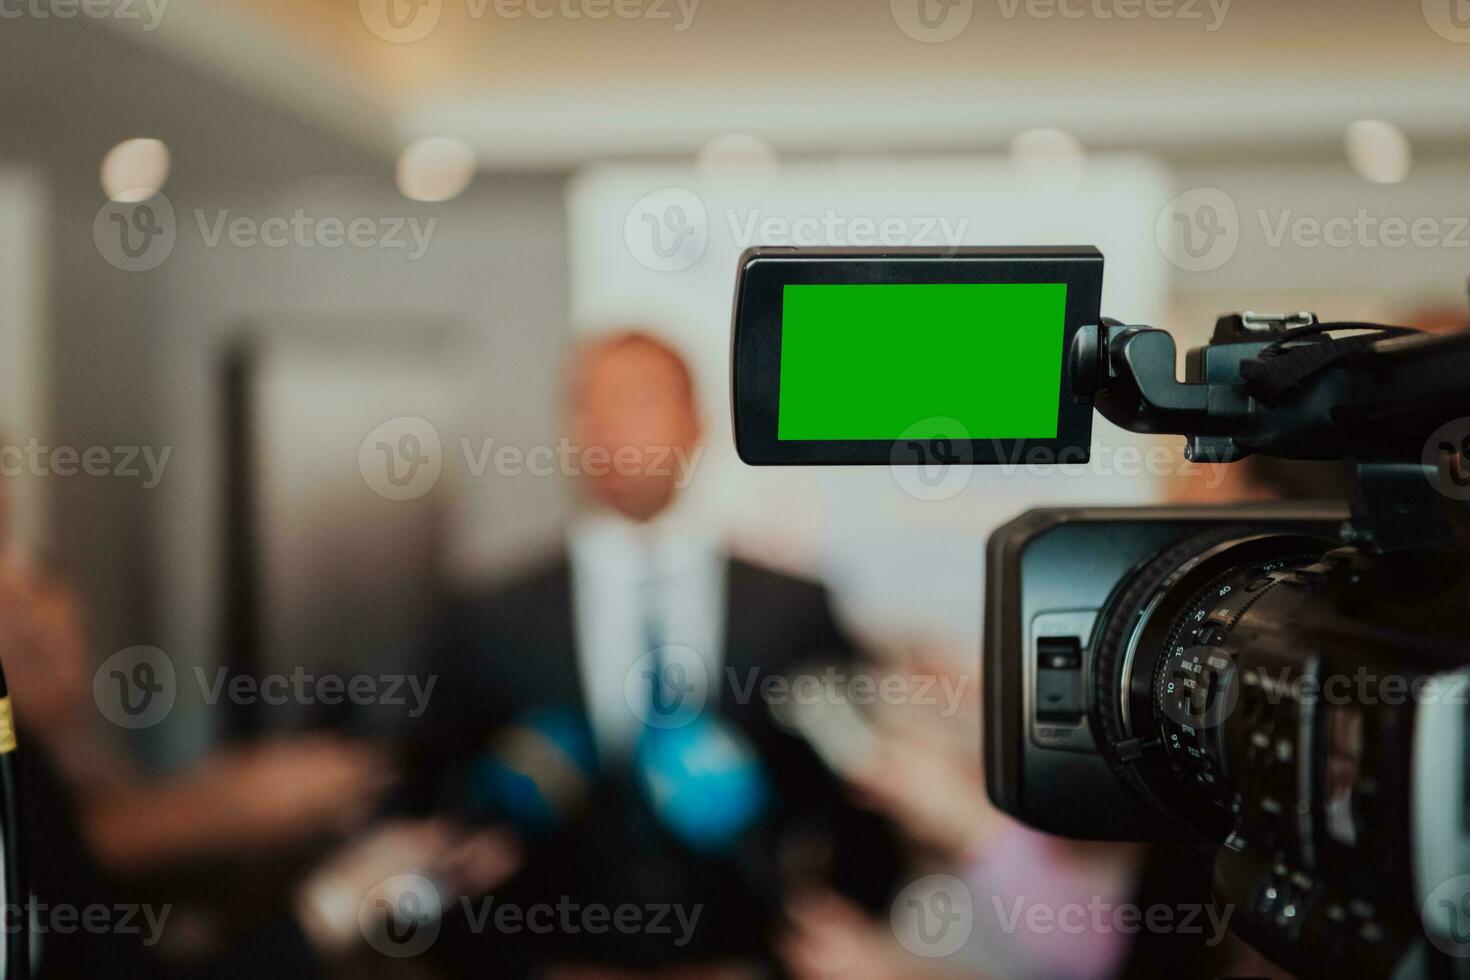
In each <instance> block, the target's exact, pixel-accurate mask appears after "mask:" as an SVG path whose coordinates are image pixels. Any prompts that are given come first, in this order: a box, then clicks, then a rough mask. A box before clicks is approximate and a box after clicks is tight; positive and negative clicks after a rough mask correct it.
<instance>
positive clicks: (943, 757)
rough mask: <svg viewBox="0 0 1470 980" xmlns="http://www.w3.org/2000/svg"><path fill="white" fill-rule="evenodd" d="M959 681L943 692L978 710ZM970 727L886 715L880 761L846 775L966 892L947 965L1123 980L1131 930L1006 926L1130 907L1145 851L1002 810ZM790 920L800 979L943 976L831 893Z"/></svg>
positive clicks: (930, 671) (928, 674)
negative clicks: (1013, 913)
mask: <svg viewBox="0 0 1470 980" xmlns="http://www.w3.org/2000/svg"><path fill="white" fill-rule="evenodd" d="M917 670H918V671H919V672H920V673H921V675H922V676H923V677H925V678H933V677H935V676H944V675H945V672H944V671H943V670H942V668H941V669H939V670H937V671H936V670H935V669H934V667H933V666H924V667H920V668H917ZM960 679H961V680H962V681H967V682H966V683H963V684H946V685H945V686H946V688H947V689H949V690H956V691H964V692H966V693H967V694H968V695H969V699H968V701H967V705H966V707H967V714H970V715H978V713H979V710H980V705H979V702H978V687H977V685H976V684H974V683H973V681H974V678H973V676H971V677H968V678H966V677H964V675H961V677H960ZM883 719H884V716H878V717H877V718H875V720H878V721H881V720H883ZM967 727H969V726H957V725H956V724H954V718H953V716H951V717H950V718H945V717H938V716H936V715H935V714H934V713H932V712H924V711H913V710H910V711H906V712H904V713H903V714H902V715H901V716H900V715H897V714H896V713H895V712H891V711H890V712H889V713H888V715H887V724H880V725H875V726H874V730H875V731H876V732H877V733H878V743H877V750H876V751H875V752H874V753H873V756H872V759H871V760H870V762H869V763H868V764H867V765H863V766H859V767H856V768H854V769H853V770H852V771H851V772H850V774H849V779H850V782H851V784H852V788H853V790H854V791H855V792H856V793H857V794H858V797H859V799H861V800H863V801H864V802H866V803H867V804H869V805H871V806H873V807H876V808H877V809H879V810H881V811H882V812H884V813H886V814H888V815H889V816H890V817H892V818H893V819H894V820H895V821H896V822H897V823H898V824H899V825H900V826H901V827H903V828H904V829H905V830H906V831H907V832H908V834H909V835H910V836H911V838H912V840H913V842H914V843H916V844H918V845H919V846H920V847H922V848H924V849H925V850H926V851H928V852H929V853H930V855H931V856H932V857H933V858H934V859H936V860H938V861H939V862H940V864H941V866H943V867H947V868H949V869H951V870H952V871H953V873H954V874H955V875H956V876H958V877H959V878H960V879H961V880H962V881H963V883H964V885H965V887H966V888H968V890H969V892H970V898H971V899H972V905H973V908H974V912H975V932H974V934H973V935H972V937H971V939H970V941H969V942H968V944H967V945H966V947H965V948H964V949H962V950H961V951H959V952H957V953H955V954H954V955H952V956H949V957H946V958H945V969H947V970H948V971H954V970H957V969H960V970H964V971H965V975H977V974H979V975H984V976H991V977H1005V978H1015V980H1027V978H1036V980H1042V978H1045V980H1070V978H1075V980H1103V978H1107V977H1113V976H1117V975H1119V973H1120V970H1121V969H1122V966H1123V964H1124V962H1125V960H1126V959H1127V957H1128V954H1129V948H1130V940H1131V938H1132V937H1131V936H1129V935H1126V934H1124V933H1122V932H1119V931H1118V930H1115V929H1091V928H1087V929H1081V930H1050V931H1048V932H1046V933H1045V934H1032V933H1030V932H1028V931H1027V930H1026V928H1025V927H1024V924H1023V925H1022V927H1021V928H1019V929H1014V928H1007V927H1006V926H1005V925H1004V922H1003V919H1004V915H1005V914H1008V913H1009V912H1010V910H1011V909H1012V908H1013V906H1014V905H1016V903H1017V902H1022V903H1026V904H1031V905H1042V906H1045V907H1047V908H1049V909H1060V908H1063V907H1065V906H1070V905H1080V906H1083V907H1093V906H1095V905H1097V904H1099V903H1104V904H1106V905H1107V906H1109V907H1116V906H1117V905H1118V904H1120V903H1122V902H1126V901H1130V900H1132V898H1133V893H1134V884H1135V881H1136V878H1137V875H1138V864H1139V858H1140V852H1139V850H1138V849H1137V848H1134V847H1130V846H1127V845H1112V844H1082V843H1078V842H1074V841H1067V840H1062V839H1060V838H1055V837H1048V836H1046V835H1044V834H1040V833H1037V832H1035V831H1032V830H1029V829H1027V828H1025V827H1022V826H1021V825H1020V824H1018V823H1016V822H1015V821H1013V820H1011V819H1010V818H1008V817H1006V816H1005V815H1003V814H1001V813H1000V812H999V811H997V810H995V808H994V807H992V806H991V804H990V801H989V799H988V797H987V795H986V791H985V785H984V779H983V775H982V773H981V769H980V755H979V746H978V744H976V743H974V742H961V741H959V740H958V739H957V738H956V734H959V733H963V735H964V737H966V738H968V737H969V736H970V732H968V731H965V728H967ZM957 728H958V729H959V732H957V731H956V729H957ZM792 919H793V922H794V923H795V929H794V930H793V933H792V935H791V937H790V938H789V939H788V941H787V943H786V947H785V951H786V961H787V964H788V966H789V968H790V969H791V970H792V972H793V973H794V974H796V975H797V976H798V977H800V978H807V977H810V978H813V980H815V978H817V977H828V976H837V975H841V976H849V975H852V976H859V977H869V976H871V977H896V978H902V977H910V976H925V975H935V973H936V967H935V965H934V964H933V963H931V962H928V961H925V960H922V959H920V958H918V957H914V956H909V955H908V954H907V953H906V952H905V951H904V950H903V949H902V948H901V947H900V946H898V944H897V943H896V942H895V941H894V938H893V933H892V931H891V928H890V925H889V923H888V922H887V921H882V922H878V923H874V922H871V921H870V920H868V919H867V918H866V917H864V916H862V915H861V914H860V913H859V910H857V909H855V908H853V907H852V906H851V905H850V904H849V903H847V902H844V901H842V900H841V899H839V898H837V897H835V896H832V895H826V894H814V895H809V896H806V897H805V898H804V899H803V900H801V901H799V902H798V903H797V904H796V905H795V907H794V908H793V912H792ZM837 964H840V966H839V965H837ZM939 975H943V972H942V971H939Z"/></svg>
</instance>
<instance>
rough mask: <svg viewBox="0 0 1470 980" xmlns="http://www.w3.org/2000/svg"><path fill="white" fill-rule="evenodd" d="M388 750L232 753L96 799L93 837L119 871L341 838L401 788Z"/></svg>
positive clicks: (295, 747)
mask: <svg viewBox="0 0 1470 980" xmlns="http://www.w3.org/2000/svg"><path fill="white" fill-rule="evenodd" d="M389 760H390V754H389V753H388V752H387V751H386V750H385V749H383V748H382V747H380V746H377V745H372V744H366V743H361V742H355V741H349V740H347V739H344V738H341V737H339V736H335V735H313V736H308V737H304V738H296V739H278V740H272V741H270V742H266V743H263V744H260V745H256V746H251V747H248V748H242V749H231V750H227V751H224V752H221V753H219V754H217V755H215V756H212V757H210V758H209V759H206V760H205V761H204V762H202V763H200V765H199V766H198V767H197V768H196V769H195V770H193V771H192V772H189V773H187V774H185V775H182V776H179V777H177V778H172V779H164V780H152V781H148V782H139V783H134V784H131V785H126V786H120V787H116V788H114V789H111V790H109V791H107V792H103V793H99V794H95V795H94V796H93V797H92V798H91V799H90V800H89V801H88V807H87V811H88V812H87V819H86V826H87V831H88V837H89V839H90V840H91V842H92V844H93V846H94V847H95V848H96V849H97V852H98V854H99V856H100V857H101V858H102V860H103V862H104V863H105V864H107V865H108V866H110V867H112V868H113V869H114V870H123V871H131V870H139V869H141V868H144V867H147V866H149V865H151V864H154V863H157V862H160V861H165V860H180V859H187V858H190V857H197V856H200V855H204V854H211V855H243V854H250V853H258V852H260V851H263V850H268V849H270V848H273V847H278V846H284V845H287V844H291V843H294V842H297V841H300V840H302V839H305V838H306V837H309V836H310V835H313V834H317V833H324V832H341V831H345V830H347V829H349V828H350V827H352V826H353V825H354V824H357V823H360V822H361V821H362V820H364V819H366V818H367V817H368V816H369V815H370V814H371V812H372V810H373V808H374V806H375V805H376V804H377V802H378V800H379V799H380V797H381V796H382V794H383V792H384V791H385V790H386V789H387V788H388V786H389V785H390V784H391V783H392V781H393V779H394V769H393V766H392V764H391V762H390V761H389Z"/></svg>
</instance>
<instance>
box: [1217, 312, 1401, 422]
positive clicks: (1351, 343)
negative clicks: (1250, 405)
mask: <svg viewBox="0 0 1470 980" xmlns="http://www.w3.org/2000/svg"><path fill="white" fill-rule="evenodd" d="M1337 330H1364V331H1368V332H1367V333H1359V334H1356V335H1354V336H1352V337H1333V336H1330V334H1331V333H1332V332H1333V331H1337ZM1411 333H1417V331H1415V330H1412V329H1410V328H1408V327H1385V326H1383V325H1381V324H1377V323H1351V322H1348V323H1314V324H1312V325H1310V326H1305V327H1297V328H1295V329H1292V330H1287V331H1286V332H1284V333H1283V334H1281V336H1280V337H1279V338H1277V340H1276V341H1274V342H1273V343H1271V344H1268V345H1267V346H1266V347H1264V348H1262V350H1261V352H1260V354H1258V355H1257V356H1256V357H1254V358H1251V359H1250V360H1247V361H1242V362H1241V364H1240V376H1241V378H1242V379H1243V380H1244V381H1245V383H1246V385H1247V387H1248V388H1249V390H1250V393H1251V396H1252V397H1254V398H1255V399H1256V400H1257V401H1260V402H1261V403H1263V404H1266V405H1277V404H1279V403H1280V402H1281V400H1282V399H1283V398H1285V397H1286V395H1287V394H1288V393H1290V392H1291V391H1292V390H1294V389H1295V388H1296V387H1297V386H1299V385H1301V384H1302V383H1303V382H1305V381H1307V380H1308V379H1310V378H1312V377H1315V376H1316V375H1318V374H1320V373H1322V372H1323V371H1325V370H1326V369H1327V368H1329V367H1331V366H1332V365H1334V364H1337V363H1339V362H1341V361H1344V360H1346V359H1348V358H1350V357H1353V356H1354V355H1356V354H1360V353H1362V352H1363V351H1365V350H1367V349H1368V348H1369V347H1371V346H1372V345H1373V344H1376V343H1377V342H1378V341H1380V340H1383V339H1384V338H1385V337H1398V336H1402V335H1404V334H1411ZM1309 338H1316V339H1315V340H1313V342H1311V343H1298V342H1299V341H1304V340H1307V339H1309Z"/></svg>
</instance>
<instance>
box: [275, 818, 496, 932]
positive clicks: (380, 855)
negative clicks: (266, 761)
mask: <svg viewBox="0 0 1470 980" xmlns="http://www.w3.org/2000/svg"><path fill="white" fill-rule="evenodd" d="M520 863H521V854H520V847H519V845H518V844H517V842H516V841H515V839H514V838H513V837H512V836H511V835H510V834H509V833H507V832H505V831H502V830H496V829H477V830H467V829H464V828H461V827H457V826H455V825H453V824H451V823H449V822H448V821H445V820H439V819H428V820H413V821H408V820H405V821H395V822H393V823H390V824H386V825H384V826H382V827H380V828H378V829H376V830H374V831H372V832H370V833H368V834H367V835H365V836H363V837H362V838H360V839H358V840H357V841H354V842H353V843H351V844H349V845H346V846H345V847H343V848H342V849H341V850H340V851H338V852H337V853H336V854H335V855H333V856H332V857H331V858H329V859H328V860H327V861H326V863H325V864H323V865H322V866H321V868H319V869H318V870H317V871H316V872H314V873H313V874H312V875H311V876H310V877H309V878H308V879H307V880H306V881H305V882H303V883H302V885H301V887H300V888H299V889H298V890H297V893H296V915H297V921H298V922H299V923H300V925H301V928H302V931H303V932H305V933H306V936H307V938H308V939H309V940H310V941H311V943H312V945H313V946H315V947H316V948H317V949H318V950H320V951H322V952H324V953H344V952H347V951H348V950H350V949H352V948H353V947H354V946H356V945H357V944H358V942H360V941H361V940H362V939H364V938H365V935H364V929H365V928H366V927H367V924H366V923H364V921H363V919H362V910H363V909H364V908H367V909H385V910H386V909H395V908H399V907H400V905H401V902H402V900H403V899H404V897H405V896H406V895H407V894H408V892H409V891H411V890H412V889H414V888H416V887H417V888H422V887H428V885H432V887H433V888H434V889H435V890H436V891H437V892H438V894H439V897H440V900H441V901H448V900H449V899H450V898H451V897H453V896H459V895H471V896H473V895H482V894H484V893H486V892H488V891H490V890H491V889H493V888H495V887H496V886H497V885H499V884H500V883H501V882H502V881H504V880H505V879H507V878H509V877H510V876H511V875H512V874H514V873H515V871H516V869H517V868H518V867H519V866H520ZM425 883H428V884H427V885H426V884H425ZM420 897H422V896H420ZM383 914H384V915H385V916H386V914H387V913H386V912H384V913H383Z"/></svg>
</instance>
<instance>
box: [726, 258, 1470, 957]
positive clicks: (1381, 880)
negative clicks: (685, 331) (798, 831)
mask: <svg viewBox="0 0 1470 980" xmlns="http://www.w3.org/2000/svg"><path fill="white" fill-rule="evenodd" d="M1102 265H1103V263H1102V256H1101V255H1100V254H1099V253H1097V252H1096V250H1095V249H1089V248H1085V247H1077V248H1054V249H962V250H959V251H958V252H955V251H947V252H943V253H940V252H930V251H924V250H914V249H897V250H878V249H874V250H851V249H849V250H811V249H794V250H793V249H781V250H772V249H753V250H750V251H748V252H747V253H746V254H745V255H744V256H743V258H742V261H741V269H740V275H739V280H738V283H737V287H736V298H735V317H734V321H735V322H734V334H733V348H732V354H733V357H732V365H733V367H732V371H733V376H732V393H733V407H734V415H735V434H736V442H737V448H738V449H739V452H740V455H741V457H742V458H743V459H745V460H746V461H747V462H751V463H755V464H772V463H774V464H799V463H811V464H847V463H852V464H861V463H870V464H871V463H881V464H888V465H895V466H921V467H926V468H929V469H931V470H932V469H935V468H938V469H942V468H944V467H947V466H952V465H966V464H985V463H999V462H1020V463H1038V464H1055V463H1068V462H1071V463H1081V462H1086V460H1087V458H1088V452H1089V447H1088V443H1089V441H1090V435H1091V427H1090V418H1091V414H1092V412H1093V411H1094V410H1096V411H1098V412H1100V413H1101V414H1103V415H1104V416H1105V417H1106V418H1108V419H1109V420H1110V421H1112V422H1114V423H1115V424H1117V425H1119V426H1122V427H1124V428H1127V429H1130V430H1133V431H1136V432H1145V433H1170V434H1179V435H1183V436H1185V437H1186V440H1187V442H1186V453H1185V454H1186V456H1187V457H1188V458H1189V459H1191V460H1195V461H1210V462H1217V463H1229V462H1235V461H1238V460H1241V459H1244V458H1246V457H1248V456H1251V455H1261V456H1270V457H1277V458H1280V459H1294V460H1342V461H1344V463H1345V466H1346V468H1347V470H1348V471H1349V472H1351V474H1352V477H1353V479H1352V489H1351V492H1350V494H1347V495H1346V496H1347V497H1348V499H1343V500H1337V501H1332V500H1328V501H1324V502H1322V503H1320V504H1318V503H1312V504H1299V503H1285V502H1282V503H1266V504H1259V505H1248V506H1245V505H1232V506H1199V507H1187V508H1180V507H1160V508H1062V509H1039V510H1033V511H1030V512H1028V513H1026V514H1024V515H1021V516H1020V517H1018V518H1016V519H1015V520H1013V521H1011V522H1010V523H1008V524H1006V525H1004V526H1003V527H1001V528H1000V529H999V530H997V531H996V532H994V533H993V534H992V535H991V538H990V542H989V548H988V558H987V562H988V567H987V574H986V582H987V595H986V597H985V606H984V608H985V632H984V636H985V650H984V652H983V663H984V690H985V698H984V711H985V717H984V719H983V730H984V739H985V745H984V760H985V769H986V771H985V777H986V783H987V786H988V789H989V793H990V796H991V799H992V800H993V801H994V803H995V804H996V805H997V806H998V807H999V808H1000V809H1002V810H1004V811H1005V812H1006V813H1008V814H1010V815H1011V816H1013V817H1015V818H1016V819H1018V820H1021V821H1022V822H1024V823H1026V824H1029V825H1031V826H1033V827H1036V828H1038V829H1040V830H1044V831H1047V832H1050V833H1055V834H1061V835H1065V836H1070V837H1077V838H1090V839H1107V840H1124V841H1160V842H1178V843H1193V844H1198V845H1200V846H1201V847H1202V848H1211V849H1213V850H1214V872H1213V886H1214V887H1213V890H1214V895H1215V899H1216V901H1218V902H1220V903H1222V904H1228V905H1230V906H1231V907H1232V909H1233V913H1234V914H1233V917H1232V923H1233V925H1234V927H1235V928H1236V930H1237V931H1238V932H1240V933H1241V934H1243V935H1244V936H1245V937H1246V938H1247V939H1248V940H1250V941H1251V942H1252V943H1253V944H1255V945H1256V946H1258V948H1260V949H1261V950H1263V951H1264V952H1266V953H1267V954H1268V955H1270V956H1271V957H1272V958H1273V959H1275V960H1277V961H1278V962H1280V963H1282V964H1284V965H1286V966H1288V968H1290V969H1293V970H1294V971H1295V972H1298V973H1300V974H1302V975H1310V976H1321V975H1328V974H1334V975H1348V976H1373V977H1387V976H1395V977H1417V976H1440V975H1445V976H1453V975H1458V974H1456V973H1454V972H1453V968H1454V967H1455V965H1457V964H1458V965H1460V966H1463V965H1464V962H1465V959H1466V958H1470V780H1467V778H1466V775H1467V770H1470V706H1467V705H1470V688H1467V680H1470V637H1467V635H1466V619H1467V611H1470V503H1467V501H1470V335H1464V334H1462V335H1451V336H1444V337H1429V336H1425V335H1422V334H1418V333H1415V332H1412V331H1406V330H1401V329H1398V328H1383V327H1377V326H1375V325H1370V324H1361V323H1343V324H1324V323H1318V322H1317V320H1316V318H1315V317H1314V316H1312V315H1311V314H1307V313H1297V314H1291V315H1287V316H1259V315H1256V314H1251V313H1246V314H1238V315H1230V316H1225V317H1222V318H1221V319H1220V321H1219V322H1218V323H1217V325H1216V330H1215V334H1214V337H1213V338H1212V340H1211V343H1210V344H1208V345H1206V346H1204V347H1202V348H1199V349H1197V350H1195V351H1192V352H1190V354H1189V356H1188V358H1187V360H1186V370H1185V378H1184V380H1183V381H1182V382H1181V381H1179V380H1177V378H1176V361H1177V353H1176V349H1175V346H1174V342H1173V339H1172V338H1171V337H1170V336H1169V335H1168V334H1167V333H1165V332H1163V331H1161V330H1156V329H1153V328H1149V327H1141V326H1126V325H1123V324H1120V323H1117V322H1116V321H1111V320H1106V319H1104V318H1102V317H1101V316H1099V315H1098V299H1099V297H1100V295H1101V280H1102ZM1447 971H1449V972H1447Z"/></svg>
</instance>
